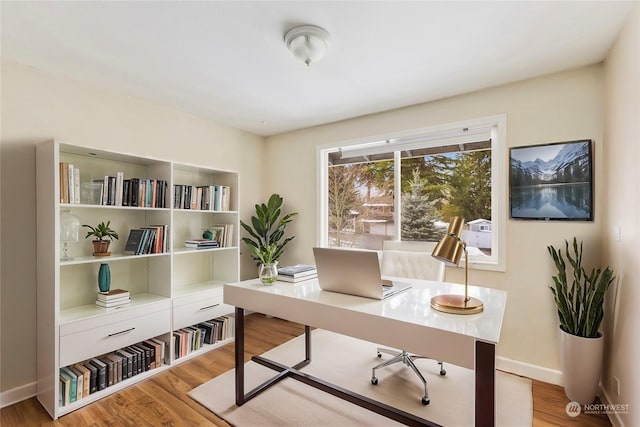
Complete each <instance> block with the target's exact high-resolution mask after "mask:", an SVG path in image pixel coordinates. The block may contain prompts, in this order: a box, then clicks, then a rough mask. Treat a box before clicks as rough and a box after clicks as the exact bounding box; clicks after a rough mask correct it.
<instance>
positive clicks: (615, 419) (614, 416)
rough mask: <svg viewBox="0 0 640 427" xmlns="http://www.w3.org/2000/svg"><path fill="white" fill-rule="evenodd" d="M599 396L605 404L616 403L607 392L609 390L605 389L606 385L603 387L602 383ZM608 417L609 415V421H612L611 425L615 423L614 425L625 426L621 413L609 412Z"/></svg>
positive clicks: (616, 426)
mask: <svg viewBox="0 0 640 427" xmlns="http://www.w3.org/2000/svg"><path fill="white" fill-rule="evenodd" d="M598 397H600V400H601V401H602V403H604V404H605V405H611V404H614V402H613V401H612V400H611V398H610V397H609V395H608V394H607V391H606V390H605V389H604V387H602V384H600V386H599V387H598ZM607 417H609V421H611V425H613V427H625V425H624V423H623V422H622V419H621V418H620V414H618V413H617V412H612V413H608V414H607Z"/></svg>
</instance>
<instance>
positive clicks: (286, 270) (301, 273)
mask: <svg viewBox="0 0 640 427" xmlns="http://www.w3.org/2000/svg"><path fill="white" fill-rule="evenodd" d="M316 277H318V271H317V270H316V266H315V265H309V264H296V265H291V266H287V267H280V268H278V280H280V281H283V282H291V283H297V282H302V281H305V280H310V279H315V278H316Z"/></svg>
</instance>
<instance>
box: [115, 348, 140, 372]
mask: <svg viewBox="0 0 640 427" xmlns="http://www.w3.org/2000/svg"><path fill="white" fill-rule="evenodd" d="M115 353H116V354H117V355H118V356H122V379H123V380H124V379H126V378H131V376H132V375H134V374H133V364H134V360H133V353H131V352H129V351H127V350H124V349H120V350H116V351H115ZM125 360H126V362H125ZM136 370H137V368H136Z"/></svg>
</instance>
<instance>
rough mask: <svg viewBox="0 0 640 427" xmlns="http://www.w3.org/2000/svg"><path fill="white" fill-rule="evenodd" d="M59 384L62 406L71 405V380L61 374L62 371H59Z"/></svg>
mask: <svg viewBox="0 0 640 427" xmlns="http://www.w3.org/2000/svg"><path fill="white" fill-rule="evenodd" d="M60 383H61V384H62V391H61V392H60V401H61V402H62V406H65V405H68V404H69V403H71V378H70V377H69V376H68V375H66V374H63V373H62V371H60Z"/></svg>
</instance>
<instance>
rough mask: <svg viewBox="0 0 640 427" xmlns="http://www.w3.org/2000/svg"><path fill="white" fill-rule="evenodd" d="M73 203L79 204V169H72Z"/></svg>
mask: <svg viewBox="0 0 640 427" xmlns="http://www.w3.org/2000/svg"><path fill="white" fill-rule="evenodd" d="M73 188H74V190H73V196H74V200H73V203H75V204H80V168H79V167H77V166H76V167H75V168H74V169H73Z"/></svg>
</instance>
